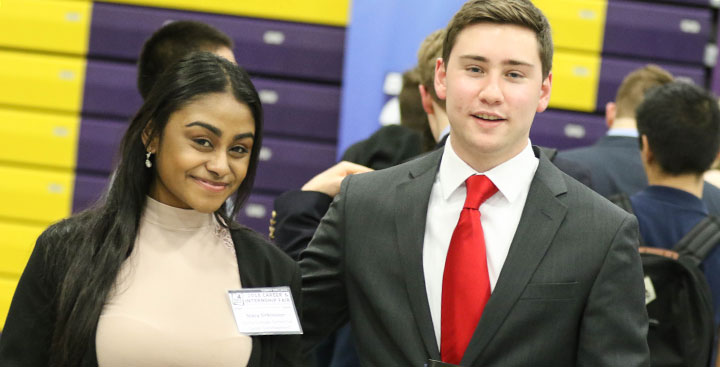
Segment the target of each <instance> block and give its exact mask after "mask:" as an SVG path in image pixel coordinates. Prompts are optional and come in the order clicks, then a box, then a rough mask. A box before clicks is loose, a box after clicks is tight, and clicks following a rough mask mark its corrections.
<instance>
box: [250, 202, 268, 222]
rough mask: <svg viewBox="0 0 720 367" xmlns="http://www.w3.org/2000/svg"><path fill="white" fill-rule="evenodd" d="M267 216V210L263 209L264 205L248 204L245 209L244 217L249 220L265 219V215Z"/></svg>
mask: <svg viewBox="0 0 720 367" xmlns="http://www.w3.org/2000/svg"><path fill="white" fill-rule="evenodd" d="M266 214H267V209H265V206H264V205H260V204H250V203H248V205H247V206H246V207H245V215H247V216H248V217H250V218H260V219H262V218H265V215H266Z"/></svg>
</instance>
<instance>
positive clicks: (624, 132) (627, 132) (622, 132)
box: [607, 129, 639, 138]
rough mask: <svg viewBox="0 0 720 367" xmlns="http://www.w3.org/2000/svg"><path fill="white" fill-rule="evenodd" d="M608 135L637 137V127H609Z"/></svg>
mask: <svg viewBox="0 0 720 367" xmlns="http://www.w3.org/2000/svg"><path fill="white" fill-rule="evenodd" d="M607 135H608V136H627V137H630V138H637V137H638V136H639V134H638V131H637V129H610V130H608V132H607Z"/></svg>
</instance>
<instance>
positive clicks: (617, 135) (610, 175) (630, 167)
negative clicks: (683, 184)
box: [558, 65, 720, 215]
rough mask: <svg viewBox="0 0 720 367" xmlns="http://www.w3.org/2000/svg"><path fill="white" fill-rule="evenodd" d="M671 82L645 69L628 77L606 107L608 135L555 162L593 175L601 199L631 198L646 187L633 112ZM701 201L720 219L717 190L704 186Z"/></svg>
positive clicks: (656, 69)
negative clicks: (647, 96) (653, 91)
mask: <svg viewBox="0 0 720 367" xmlns="http://www.w3.org/2000/svg"><path fill="white" fill-rule="evenodd" d="M672 81H673V76H672V75H671V74H670V73H669V72H667V71H666V70H664V69H662V68H660V67H658V66H656V65H647V66H644V67H642V68H639V69H637V70H634V71H633V72H631V73H630V74H628V75H627V76H626V77H625V79H623V82H622V83H621V84H620V87H619V88H618V91H617V96H616V97H615V102H609V103H608V104H607V106H605V119H606V120H607V124H608V127H609V128H610V130H608V133H607V135H606V136H604V137H602V138H601V139H600V140H598V142H596V143H595V144H593V145H591V146H589V147H583V148H576V149H570V150H566V151H563V152H559V153H558V158H562V159H565V160H568V161H571V162H575V163H578V164H581V165H583V166H585V167H587V168H588V169H589V170H590V172H592V184H591V186H590V187H591V188H592V189H593V190H595V191H596V192H597V193H599V194H600V195H603V196H605V197H610V196H613V195H616V194H621V193H622V194H627V195H632V194H634V193H636V192H638V191H640V190H642V189H643V188H645V187H647V185H648V180H647V177H646V176H645V171H644V170H643V166H642V161H641V159H640V152H639V151H638V149H637V138H638V130H637V121H636V115H635V110H636V109H637V107H638V106H639V105H640V103H642V101H643V100H644V98H645V93H646V92H647V91H649V90H650V89H652V88H654V87H658V86H661V85H664V84H667V83H670V82H672ZM702 199H703V201H704V202H705V204H706V205H707V207H708V210H709V211H710V213H711V214H713V215H720V189H718V188H717V187H715V186H713V185H711V184H708V183H704V184H703V198H702Z"/></svg>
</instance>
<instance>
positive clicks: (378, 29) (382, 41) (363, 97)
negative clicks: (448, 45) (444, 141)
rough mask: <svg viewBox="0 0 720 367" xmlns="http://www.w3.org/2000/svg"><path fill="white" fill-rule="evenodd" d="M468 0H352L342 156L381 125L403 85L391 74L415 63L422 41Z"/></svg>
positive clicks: (340, 137) (341, 129) (340, 141)
mask: <svg viewBox="0 0 720 367" xmlns="http://www.w3.org/2000/svg"><path fill="white" fill-rule="evenodd" d="M464 2H465V0H391V1H388V0H357V1H353V5H352V10H351V14H350V23H349V26H348V28H347V36H346V41H345V45H346V46H345V65H344V68H343V87H342V88H343V89H342V103H341V110H340V126H339V134H338V150H337V151H338V157H340V156H341V155H342V154H343V153H344V152H345V150H346V149H347V148H348V147H349V146H350V145H352V144H353V143H355V142H357V141H359V140H362V139H365V138H367V137H368V136H370V135H371V134H372V133H373V132H375V130H377V129H378V128H379V127H380V126H381V123H380V115H381V111H382V110H383V107H384V106H385V105H386V104H392V102H389V101H390V100H391V98H392V95H393V94H394V93H396V91H397V90H399V87H400V85H399V84H398V83H399V82H400V81H399V80H398V79H397V78H393V75H397V74H398V73H399V74H401V73H402V72H404V71H405V70H407V69H409V68H411V67H414V66H415V63H416V60H417V50H418V48H419V47H420V43H421V42H422V41H423V39H425V37H426V36H427V35H428V34H430V33H431V32H432V31H434V30H436V29H439V28H444V27H445V26H446V25H447V23H448V22H449V21H450V18H451V17H452V16H453V14H455V12H456V11H457V10H458V9H460V7H461V6H462V4H463V3H464ZM388 75H390V77H388ZM386 91H387V92H388V93H386ZM392 109H394V107H392V108H389V110H392ZM389 119H390V120H392V119H393V118H392V113H391V114H390V117H389Z"/></svg>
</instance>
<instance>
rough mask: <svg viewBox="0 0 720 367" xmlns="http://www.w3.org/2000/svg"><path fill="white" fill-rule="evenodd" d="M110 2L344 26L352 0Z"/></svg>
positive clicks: (157, 0)
mask: <svg viewBox="0 0 720 367" xmlns="http://www.w3.org/2000/svg"><path fill="white" fill-rule="evenodd" d="M107 2H113V3H123V4H133V5H145V6H156V7H159V8H173V9H184V10H195V11H204V12H209V13H221V14H233V15H242V16H248V17H255V18H268V19H279V20H288V21H294V22H303V23H318V24H328V25H335V26H344V25H345V24H347V22H348V13H349V7H350V1H349V0H278V1H273V2H268V1H264V0H243V1H226V0H205V1H196V0H107Z"/></svg>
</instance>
